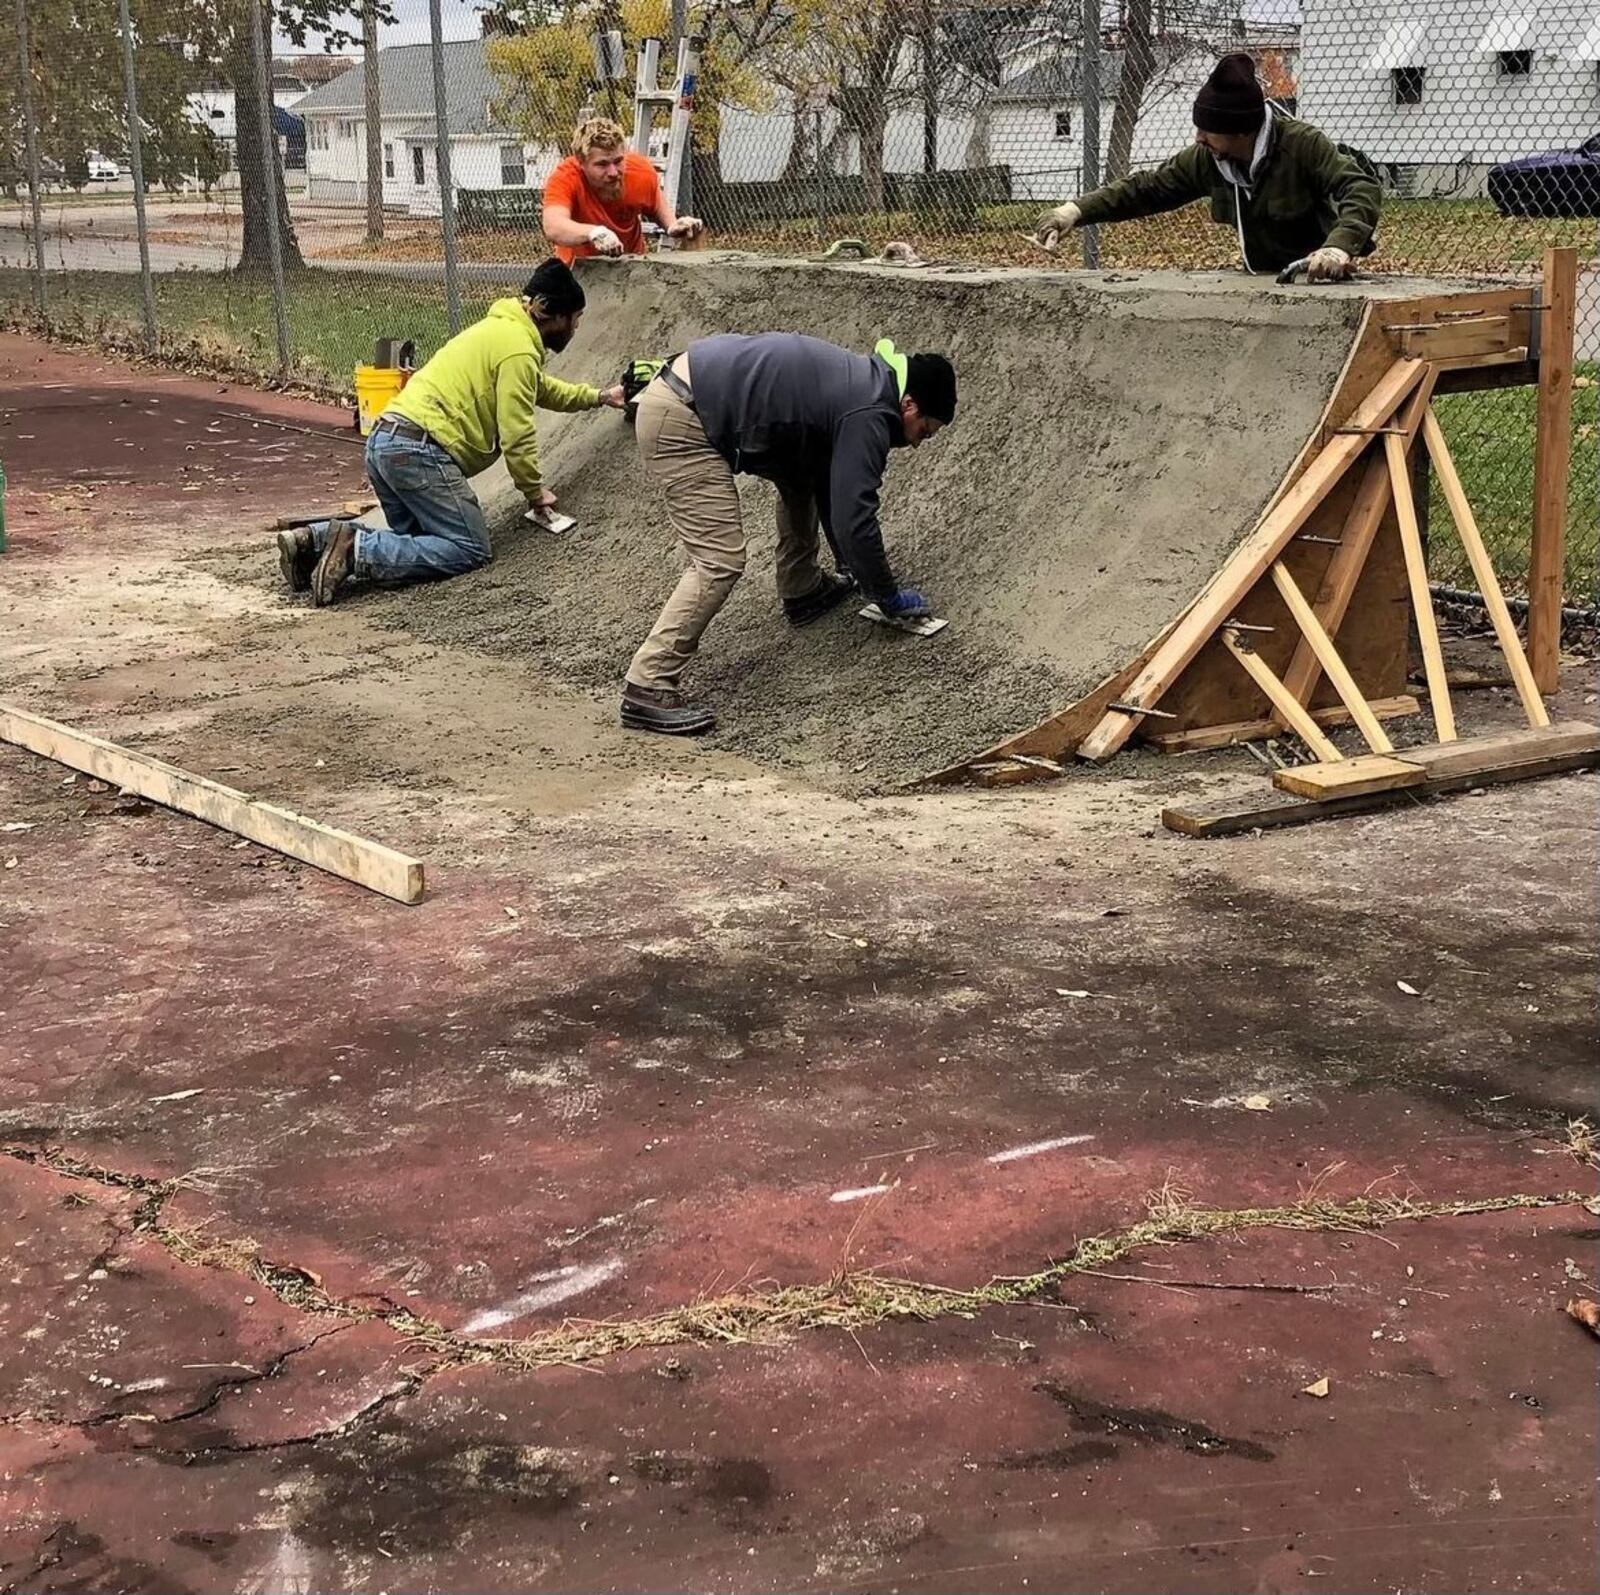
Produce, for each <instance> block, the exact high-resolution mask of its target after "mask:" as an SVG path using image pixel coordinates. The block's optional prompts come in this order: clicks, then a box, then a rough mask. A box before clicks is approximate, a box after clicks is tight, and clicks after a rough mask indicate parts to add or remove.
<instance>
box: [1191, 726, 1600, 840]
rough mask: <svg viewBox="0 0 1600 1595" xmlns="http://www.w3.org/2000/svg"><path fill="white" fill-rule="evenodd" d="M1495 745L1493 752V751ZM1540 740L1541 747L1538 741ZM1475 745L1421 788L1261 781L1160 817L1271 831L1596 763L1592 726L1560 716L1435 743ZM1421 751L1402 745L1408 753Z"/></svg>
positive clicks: (1218, 830) (1599, 742)
mask: <svg viewBox="0 0 1600 1595" xmlns="http://www.w3.org/2000/svg"><path fill="white" fill-rule="evenodd" d="M1497 744H1498V745H1499V747H1500V750H1501V751H1500V752H1499V753H1496V752H1494V751H1493V748H1494V746H1495V745H1497ZM1541 744H1542V745H1541ZM1473 748H1476V749H1477V751H1478V758H1477V760H1476V761H1475V767H1474V768H1470V769H1468V768H1462V767H1460V765H1457V766H1456V767H1455V768H1453V769H1451V770H1449V772H1448V773H1436V774H1430V775H1429V776H1428V778H1427V779H1426V780H1425V781H1424V782H1423V783H1422V785H1421V786H1414V787H1408V788H1405V789H1402V790H1399V791H1389V792H1366V793H1362V794H1360V795H1358V796H1354V797H1336V798H1299V797H1294V796H1292V795H1291V794H1290V793H1287V792H1278V791H1275V790H1274V789H1273V788H1272V787H1270V786H1267V785H1266V784H1264V783H1258V784H1256V785H1253V786H1251V787H1250V788H1249V789H1248V790H1246V791H1244V792H1237V793H1234V794H1233V795H1231V796H1229V797H1225V798H1218V799H1215V800H1213V801H1212V802H1209V803H1176V804H1172V805H1169V806H1168V807H1167V808H1165V809H1163V810H1162V811H1161V823H1162V824H1163V825H1165V826H1166V828H1167V829H1168V830H1169V831H1177V832H1179V833H1180V834H1181V835H1184V836H1239V835H1243V834H1246V833H1248V832H1250V831H1270V830H1276V829H1278V828H1279V827H1281V826H1286V825H1309V824H1311V823H1312V822H1314V821H1316V820H1331V819H1337V818H1338V817H1339V816H1341V815H1345V814H1370V813H1372V812H1373V811H1374V810H1377V809H1385V808H1393V807H1395V806H1396V805H1403V804H1405V803H1406V802H1408V801H1410V800H1412V799H1416V798H1423V797H1433V796H1439V795H1442V794H1444V793H1447V792H1460V791H1464V790H1466V789H1467V788H1468V787H1476V786H1500V785H1503V784H1505V783H1507V782H1511V781H1531V780H1535V779H1537V778H1538V777H1540V776H1546V775H1563V774H1566V773H1568V772H1570V771H1573V770H1584V769H1589V768H1591V767H1592V766H1594V765H1596V764H1600V727H1596V726H1591V725H1583V724H1581V723H1579V722H1575V721H1574V722H1567V723H1563V724H1561V725H1556V726H1544V727H1539V728H1537V729H1531V730H1527V731H1517V732H1514V733H1511V734H1510V735H1509V737H1508V736H1507V735H1506V734H1503V733H1502V734H1501V735H1499V736H1494V737H1475V738H1472V739H1470V740H1468V741H1462V742H1453V743H1450V744H1449V745H1448V746H1447V747H1441V748H1440V749H1439V752H1440V754H1441V755H1443V754H1445V753H1448V754H1449V755H1450V756H1451V757H1452V758H1453V759H1460V758H1461V757H1462V756H1463V755H1464V754H1465V753H1466V752H1467V751H1468V750H1470V749H1473ZM1425 751H1426V750H1424V749H1421V748H1407V749H1406V750H1405V756H1406V758H1408V759H1415V758H1417V757H1418V756H1419V755H1421V754H1423V753H1424V752H1425Z"/></svg>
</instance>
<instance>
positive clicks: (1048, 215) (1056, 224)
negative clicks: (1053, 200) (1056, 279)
mask: <svg viewBox="0 0 1600 1595" xmlns="http://www.w3.org/2000/svg"><path fill="white" fill-rule="evenodd" d="M1082 215H1083V211H1082V210H1081V209H1080V208H1079V207H1078V205H1077V204H1076V203H1075V202H1074V201H1073V200H1070V199H1069V200H1068V201H1067V202H1066V204H1065V205H1057V206H1056V208H1055V209H1054V210H1047V211H1046V212H1045V213H1044V215H1042V216H1041V217H1040V218H1039V219H1038V221H1036V222H1035V223H1034V224H1033V236H1034V237H1035V238H1036V239H1038V241H1039V242H1040V243H1041V244H1043V245H1044V247H1045V248H1046V249H1054V248H1055V247H1056V245H1057V244H1058V243H1059V242H1060V241H1061V235H1062V234H1063V233H1070V232H1071V231H1072V229H1073V228H1074V227H1076V226H1077V225H1078V221H1079V219H1080V218H1081V217H1082Z"/></svg>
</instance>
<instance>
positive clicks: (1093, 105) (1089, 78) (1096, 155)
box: [1078, 0, 1100, 270]
mask: <svg viewBox="0 0 1600 1595" xmlns="http://www.w3.org/2000/svg"><path fill="white" fill-rule="evenodd" d="M1078 101H1079V111H1080V113H1081V115H1082V117H1083V176H1082V180H1081V182H1080V184H1079V192H1080V193H1083V194H1088V193H1091V192H1092V191H1093V190H1095V189H1097V188H1098V187H1099V186H1100V0H1083V43H1082V45H1081V47H1080V48H1079V51H1078ZM1083 263H1084V265H1085V266H1087V267H1089V268H1090V269H1091V270H1092V269H1093V268H1094V267H1096V266H1098V265H1099V264H1100V229H1099V228H1098V227H1085V228H1084V229H1083Z"/></svg>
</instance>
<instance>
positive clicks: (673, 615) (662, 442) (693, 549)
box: [628, 354, 823, 688]
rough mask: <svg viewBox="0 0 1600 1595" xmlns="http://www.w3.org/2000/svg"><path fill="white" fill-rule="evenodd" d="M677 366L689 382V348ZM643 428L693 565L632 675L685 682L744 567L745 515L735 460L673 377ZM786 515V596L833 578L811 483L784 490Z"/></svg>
mask: <svg viewBox="0 0 1600 1595" xmlns="http://www.w3.org/2000/svg"><path fill="white" fill-rule="evenodd" d="M672 369H673V371H674V372H675V373H676V374H677V375H678V376H680V377H682V378H683V379H684V381H685V382H688V381H689V357H688V356H687V355H686V354H685V355H679V357H678V359H677V361H676V363H675V364H674V365H673V368H672ZM634 430H635V432H636V434H637V436H638V440H639V458H640V461H641V462H642V463H643V465H644V472H645V475H646V477H647V478H648V479H649V480H650V481H651V482H652V483H653V484H655V486H657V487H658V488H659V489H660V490H661V496H662V498H663V499H664V500H665V501H666V506H667V518H668V519H669V520H670V521H671V522H672V529H673V530H674V531H675V532H676V533H677V534H678V541H679V542H680V543H681V544H682V545H683V551H684V554H685V555H686V556H687V557H688V561H689V568H688V569H687V570H686V571H684V573H683V575H682V577H681V578H680V579H679V581H678V585H677V586H676V587H675V588H674V589H673V592H672V596H671V597H670V598H669V599H668V600H667V602H666V605H665V607H664V608H663V609H662V611H661V614H660V617H659V618H658V619H657V621H656V623H655V627H654V629H653V630H652V631H651V633H650V635H649V636H648V637H647V638H645V640H644V644H643V646H641V648H640V649H639V651H638V653H636V654H635V655H634V656H633V663H632V664H631V665H629V667H628V680H629V681H630V682H631V683H632V684H633V685H634V686H636V687H654V688H665V687H676V686H677V685H678V679H679V677H680V676H682V674H683V671H684V667H685V666H686V665H687V664H688V663H689V661H690V660H691V659H692V658H693V657H694V655H695V653H696V651H697V650H698V648H699V646H700V638H701V637H702V636H703V635H704V633H705V629H706V627H707V626H709V625H710V624H711V622H712V620H713V619H714V618H715V616H716V613H717V611H718V610H719V609H721V608H722V606H723V605H724V604H725V603H726V602H727V601H728V594H729V593H731V592H732V591H733V587H734V583H735V582H737V581H738V580H739V577H740V576H741V575H743V573H744V566H745V550H746V543H745V535H744V520H743V517H742V516H741V515H740V513H739V490H738V488H737V487H736V486H735V485H734V480H733V471H732V470H731V469H730V468H729V465H728V462H727V461H726V460H725V459H724V458H723V457H722V456H721V455H720V454H719V453H718V452H717V451H716V450H715V449H714V448H713V447H712V446H711V444H710V443H709V442H708V441H707V440H706V434H705V428H704V427H703V426H701V424H700V417H699V416H698V415H696V414H695V412H694V411H693V410H692V409H691V408H690V407H689V406H688V405H687V404H685V403H684V402H683V400H682V399H680V398H679V397H678V396H677V394H675V393H674V392H673V391H672V390H671V389H670V388H669V387H667V385H666V384H665V383H664V382H660V381H657V382H652V383H651V384H650V386H649V387H648V388H646V389H645V390H644V392H643V394H641V395H640V398H639V409H638V414H637V416H636V417H635V421H634ZM777 519H778V565H777V584H778V597H779V598H802V597H804V596H805V595H806V594H807V593H810V592H814V591H815V590H816V589H817V588H818V587H819V586H821V585H822V580H823V576H822V569H821V567H820V566H819V565H818V564H817V532H818V527H819V524H820V521H819V517H818V514H817V504H816V499H815V498H814V497H813V495H812V494H811V493H810V492H809V491H807V490H806V489H804V488H800V487H784V488H782V489H780V492H779V498H778V517H777Z"/></svg>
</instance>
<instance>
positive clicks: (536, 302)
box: [278, 260, 622, 607]
mask: <svg viewBox="0 0 1600 1595" xmlns="http://www.w3.org/2000/svg"><path fill="white" fill-rule="evenodd" d="M583 305H584V296H583V289H582V288H580V287H579V286H578V281H577V279H576V278H575V277H574V276H573V275H572V272H571V271H570V270H569V269H568V268H567V267H566V266H564V265H562V263H561V262H560V261H559V260H546V261H543V262H542V263H541V264H540V266H539V268H538V269H537V270H536V271H535V272H534V274H533V275H532V276H531V277H530V278H529V279H528V283H527V286H526V287H525V288H524V289H523V291H522V297H521V298H519V299H500V300H497V301H496V302H495V303H494V304H493V305H492V306H491V307H490V309H489V313H488V315H486V316H485V317H484V318H483V320H481V321H479V322H477V323H475V324H474V325H473V326H470V327H468V328H466V329H465V330H464V331H462V332H459V333H457V334H456V336H455V337H453V338H452V339H451V340H450V341H449V342H448V343H447V344H445V346H444V347H443V348H442V349H440V350H439V352H438V353H437V354H436V355H434V357H433V358H432V359H431V360H429V361H428V362H427V364H426V365H424V366H423V367H422V369H421V370H420V371H418V372H417V373H416V375H415V376H413V377H412V378H411V380H410V381H409V382H408V383H407V384H406V385H405V387H404V388H402V389H401V390H400V392H399V393H398V394H397V395H396V396H395V397H394V398H393V399H391V400H390V401H389V404H388V407H387V408H386V409H385V410H384V412H383V414H382V415H380V416H379V417H378V419H377V421H376V422H375V423H374V424H373V428H372V433H371V435H370V436H369V437H368V439H367V476H368V478H369V479H370V481H371V483H372V490H373V492H374V493H376V494H377V496H378V502H379V503H380V504H381V505H382V506H383V514H384V518H385V520H386V521H387V522H388V526H387V527H376V526H367V525H365V524H363V523H362V522H360V521H355V520H348V519H343V518H335V519H334V520H331V521H317V522H314V523H313V524H312V525H310V526H301V527H296V528H294V529H293V530H292V531H286V532H280V533H279V534H278V560H279V564H280V565H281V567H282V570H283V576H284V580H285V581H287V582H288V584H289V586H290V587H291V588H292V589H294V591H296V592H304V591H305V590H306V589H307V588H310V590H311V599H312V602H313V603H315V604H316V605H318V606H319V607H321V606H322V605H325V604H331V603H332V602H333V600H334V598H335V597H336V596H337V594H338V592H339V589H340V588H341V587H342V586H343V585H344V584H345V582H346V581H348V580H349V579H350V578H352V577H356V578H358V579H360V580H363V581H372V582H381V583H386V584H390V585H394V584H398V583H401V582H409V581H436V580H440V579H442V578H445V577H448V576H460V575H462V574H464V573H465V572H467V571H469V570H476V569H477V568H478V567H479V566H480V565H487V564H488V563H489V560H490V558H491V555H492V551H491V548H490V545H489V526H488V523H487V521H485V519H484V515H483V506H482V505H481V504H480V503H479V502H478V498H477V495H476V494H475V493H474V492H473V491H472V488H471V487H470V486H469V485H468V482H467V478H468V477H469V476H476V475H477V474H478V472H480V471H483V470H486V469H487V468H488V467H489V466H490V465H491V464H492V463H493V462H494V459H495V456H496V455H503V456H504V457H505V462H506V469H507V471H508V472H509V473H510V475H511V480H512V482H513V483H515V484H516V486H517V487H519V488H520V489H521V490H522V493H523V496H524V497H525V498H526V499H527V500H528V503H529V505H530V506H531V507H532V508H534V509H543V510H550V509H553V508H554V507H555V503H556V496H555V494H554V493H552V492H551V491H550V489H549V488H548V487H547V486H546V485H545V481H544V474H543V472H542V470H541V469H540V466H539V447H538V437H537V430H536V423H535V415H534V412H535V410H536V409H543V410H562V411H571V410H593V409H597V408H599V407H600V406H601V405H609V406H610V407H612V408H613V409H621V407H622V388H621V386H620V385H618V386H616V387H613V388H608V389H606V390H605V391H604V392H602V391H601V390H600V389H599V388H593V387H590V386H589V385H588V384H587V383H581V382H563V381H561V380H560V379H559V378H558V377H553V376H551V375H550V373H549V372H548V371H546V370H545V359H546V357H547V356H548V355H551V354H559V353H560V352H561V351H562V350H563V349H565V348H566V347H567V345H568V344H569V343H570V342H571V341H572V337H573V334H574V333H575V332H576V331H577V330H578V323H579V321H580V320H582V318H583Z"/></svg>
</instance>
